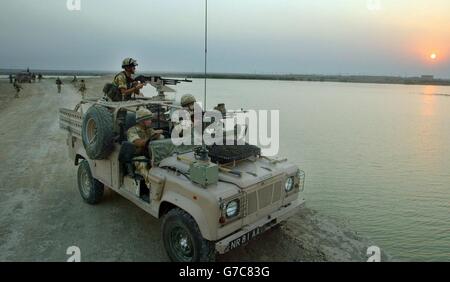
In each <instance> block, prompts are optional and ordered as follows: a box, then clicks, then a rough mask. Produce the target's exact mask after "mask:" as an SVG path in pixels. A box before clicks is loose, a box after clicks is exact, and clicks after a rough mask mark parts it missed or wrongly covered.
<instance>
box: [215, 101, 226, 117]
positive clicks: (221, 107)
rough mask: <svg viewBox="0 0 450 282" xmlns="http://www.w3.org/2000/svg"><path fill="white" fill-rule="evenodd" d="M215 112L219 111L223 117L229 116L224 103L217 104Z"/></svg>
mask: <svg viewBox="0 0 450 282" xmlns="http://www.w3.org/2000/svg"><path fill="white" fill-rule="evenodd" d="M214 110H216V111H219V112H220V113H221V114H222V116H223V117H225V115H226V114H227V109H226V108H225V104H224V103H220V104H217V106H216V107H214Z"/></svg>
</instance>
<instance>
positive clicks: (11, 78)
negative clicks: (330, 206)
mask: <svg viewBox="0 0 450 282" xmlns="http://www.w3.org/2000/svg"><path fill="white" fill-rule="evenodd" d="M9 83H13V76H12V74H10V75H9Z"/></svg>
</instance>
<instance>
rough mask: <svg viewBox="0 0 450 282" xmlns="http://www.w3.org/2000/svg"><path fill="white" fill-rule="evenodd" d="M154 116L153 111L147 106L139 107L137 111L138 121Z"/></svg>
mask: <svg viewBox="0 0 450 282" xmlns="http://www.w3.org/2000/svg"><path fill="white" fill-rule="evenodd" d="M152 117H153V113H152V112H151V111H150V110H148V109H146V108H142V109H139V110H137V112H136V122H140V121H143V120H147V119H151V118H152Z"/></svg>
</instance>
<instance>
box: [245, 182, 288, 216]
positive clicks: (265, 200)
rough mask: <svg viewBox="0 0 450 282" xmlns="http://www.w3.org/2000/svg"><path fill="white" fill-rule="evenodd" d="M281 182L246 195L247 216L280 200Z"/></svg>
mask: <svg viewBox="0 0 450 282" xmlns="http://www.w3.org/2000/svg"><path fill="white" fill-rule="evenodd" d="M281 187H282V185H281V181H278V182H275V183H271V184H269V185H266V186H263V187H261V188H259V189H257V190H255V191H251V192H249V193H248V194H247V197H246V198H247V201H246V202H247V205H246V208H247V213H246V214H247V215H250V214H253V213H255V212H256V211H257V210H260V209H263V208H265V207H267V206H269V205H271V204H273V203H275V202H277V201H279V200H280V198H281Z"/></svg>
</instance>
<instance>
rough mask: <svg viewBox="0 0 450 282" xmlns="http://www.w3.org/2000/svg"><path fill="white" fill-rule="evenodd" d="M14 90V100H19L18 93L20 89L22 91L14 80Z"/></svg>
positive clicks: (20, 86)
mask: <svg viewBox="0 0 450 282" xmlns="http://www.w3.org/2000/svg"><path fill="white" fill-rule="evenodd" d="M13 86H14V89H15V90H16V95H14V98H19V92H20V90H21V89H23V87H22V85H20V84H19V83H18V82H17V80H14V84H13Z"/></svg>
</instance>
